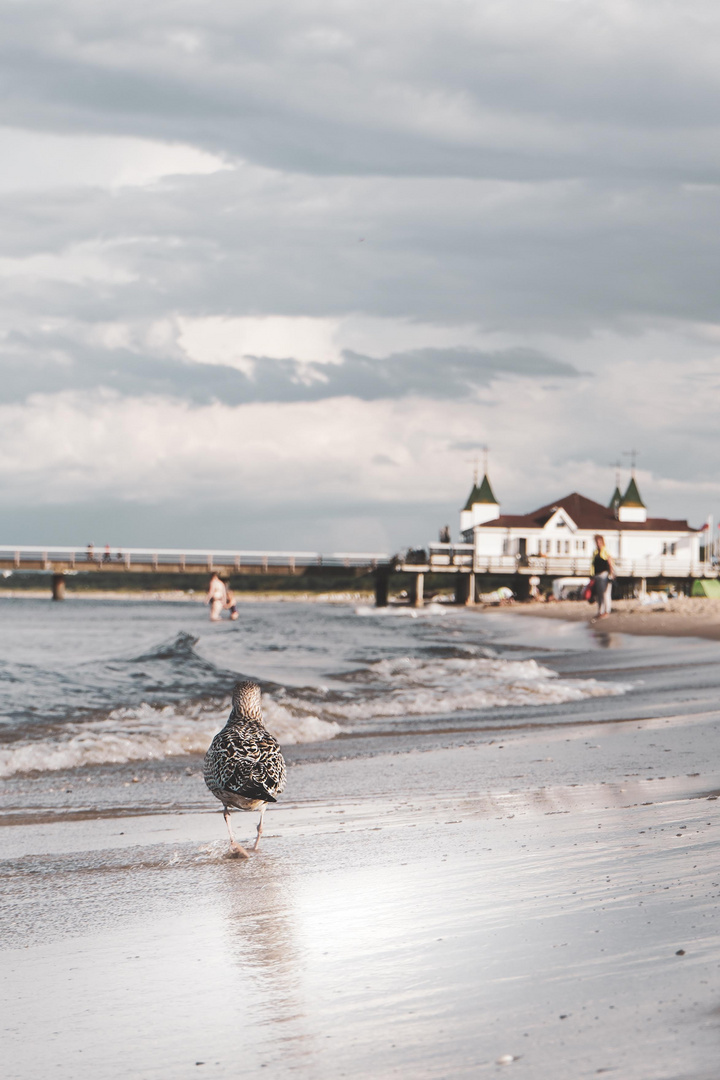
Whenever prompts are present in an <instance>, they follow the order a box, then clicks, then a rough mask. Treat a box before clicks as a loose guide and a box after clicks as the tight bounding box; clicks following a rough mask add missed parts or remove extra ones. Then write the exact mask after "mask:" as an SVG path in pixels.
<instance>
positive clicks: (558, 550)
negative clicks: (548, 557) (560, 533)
mask: <svg viewBox="0 0 720 1080" xmlns="http://www.w3.org/2000/svg"><path fill="white" fill-rule="evenodd" d="M555 550H556V551H557V553H558V555H559V554H560V552H561V551H562V540H558V542H557V547H556V548H555Z"/></svg>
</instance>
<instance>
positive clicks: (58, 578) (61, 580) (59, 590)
mask: <svg viewBox="0 0 720 1080" xmlns="http://www.w3.org/2000/svg"><path fill="white" fill-rule="evenodd" d="M52 598H53V600H64V599H65V575H64V574H53V576H52Z"/></svg>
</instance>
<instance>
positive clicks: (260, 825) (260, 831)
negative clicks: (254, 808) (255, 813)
mask: <svg viewBox="0 0 720 1080" xmlns="http://www.w3.org/2000/svg"><path fill="white" fill-rule="evenodd" d="M264 815H265V807H264V806H263V807H262V808H261V810H260V820H259V821H258V827H257V837H256V838H255V845H254V847H253V851H257V849H258V848H259V847H260V837H261V836H262V825H263V817H264Z"/></svg>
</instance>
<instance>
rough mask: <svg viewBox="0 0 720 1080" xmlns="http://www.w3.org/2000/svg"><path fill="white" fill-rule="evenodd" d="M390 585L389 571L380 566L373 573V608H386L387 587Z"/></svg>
mask: <svg viewBox="0 0 720 1080" xmlns="http://www.w3.org/2000/svg"><path fill="white" fill-rule="evenodd" d="M389 583H390V570H389V569H388V567H386V566H381V567H379V568H378V569H377V570H376V571H375V607H387V606H388V585H389Z"/></svg>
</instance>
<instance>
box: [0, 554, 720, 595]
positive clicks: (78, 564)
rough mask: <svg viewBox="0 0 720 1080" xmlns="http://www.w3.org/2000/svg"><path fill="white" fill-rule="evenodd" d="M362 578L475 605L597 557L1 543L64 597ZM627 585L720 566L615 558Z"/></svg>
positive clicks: (584, 571)
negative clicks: (226, 580)
mask: <svg viewBox="0 0 720 1080" xmlns="http://www.w3.org/2000/svg"><path fill="white" fill-rule="evenodd" d="M343 569H345V570H351V571H352V572H353V575H354V576H356V577H364V576H366V575H372V577H373V582H374V591H375V603H376V605H377V606H378V607H385V606H387V604H388V600H389V589H390V580H391V576H393V577H395V578H396V579H397V575H404V576H406V580H407V593H408V601H409V603H410V604H412V605H413V606H414V607H422V606H423V604H424V602H425V592H426V578H427V576H428V575H430V574H432V575H433V578H434V579H437V576H440V577H441V578H443V579H444V580H445V581H447V580H450V581H451V582H452V583H453V587H454V597H455V602H456V603H457V604H461V605H465V606H471V605H473V604H474V603H476V602H477V599H478V595H479V594H480V593H483V592H486V591H491V590H494V589H496V588H497V586H498V585H508V586H509V587H510V588H511V589H512V590H513V593H514V594H515V596H516V598H517V599H519V600H525V599H527V597H528V596H529V593H530V578H531V577H537V578H538V579H540V581H541V583H542V584H543V585H544V586H547V584H548V583H549V582H551V581H552V580H553V579H555V578H559V577H576V576H577V577H589V576H590V560H589V559H588V558H577V557H567V556H561V555H558V556H550V555H548V556H544V555H543V556H532V555H530V556H527V555H526V556H523V557H517V556H512V555H500V556H496V557H492V558H491V557H487V556H481V555H479V553H478V552H477V551H476V549H475V547H474V546H473V545H472V544H452V543H447V544H445V543H431V544H429V545H428V547H427V549H420V550H416V551H409V552H408V553H406V554H405V555H388V554H387V553H384V552H331V553H327V554H323V553H321V552H317V551H245V550H229V549H220V548H207V549H197V548H184V549H183V548H122V549H111V550H109V551H108V550H107V549H95V548H92V547H51V546H48V545H45V546H43V545H36V546H32V545H30V546H20V545H0V572H5V575H6V576H8V574H9V573H13V572H15V571H20V572H27V573H38V574H46V575H49V576H50V578H51V582H52V596H53V599H54V600H62V599H63V598H64V596H65V587H66V581H67V579H68V578H69V577H71V576H75V575H78V574H84V575H91V574H98V573H103V574H105V573H112V574H113V575H115V574H118V575H138V574H146V575H152V574H155V575H157V574H159V573H163V574H177V575H181V574H195V575H198V574H199V575H209V574H211V573H213V571H217V572H218V573H220V574H225V575H228V576H230V575H232V576H233V577H237V576H239V575H271V574H275V575H282V576H287V577H294V576H300V575H302V574H304V573H307V572H309V571H312V573H313V575H314V576H316V577H317V575H318V574H320V575H322V574H323V573H327V575H328V577H331V576H332V573H333V572H335V573H337V571H338V570H343ZM615 569H616V576H617V579H618V582H619V583H620V585H621V588H622V587H623V586H624V588H625V589H626V590H631V589H633V588H635V587H637V588H639V590H640V591H641V592H642V591H645V589H646V588H647V586H648V583H649V582H650V583H655V584H656V585H658V586H660V587H662V585H663V584H667V583H668V582H675V583H678V584H683V585H686V584H687V583H690V582H692V580H693V579H695V578H716V577H718V576H719V574H718V566H717V565H715V564H714V563H712V562H710V561H700V562H696V563H687V565H686V564H685V563H682V564H680V565H678V561H677V559H672V560H670V559H668V560H664V559H662V558H660V559H650V558H645V559H640V560H632V559H622V558H619V559H615Z"/></svg>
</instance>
